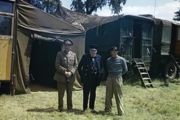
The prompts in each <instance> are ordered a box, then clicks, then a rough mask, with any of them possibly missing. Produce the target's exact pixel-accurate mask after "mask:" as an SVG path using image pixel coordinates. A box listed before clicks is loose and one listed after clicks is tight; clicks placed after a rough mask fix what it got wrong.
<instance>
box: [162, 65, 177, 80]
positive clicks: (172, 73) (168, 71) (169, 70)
mask: <svg viewBox="0 0 180 120" xmlns="http://www.w3.org/2000/svg"><path fill="white" fill-rule="evenodd" d="M176 75H177V67H176V65H175V64H174V63H173V62H170V63H168V64H167V65H166V68H165V77H166V78H167V79H174V78H175V77H176Z"/></svg>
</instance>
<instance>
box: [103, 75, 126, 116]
mask: <svg viewBox="0 0 180 120" xmlns="http://www.w3.org/2000/svg"><path fill="white" fill-rule="evenodd" d="M122 81H123V80H122V76H113V75H109V76H108V78H107V81H106V100H105V111H106V112H111V109H112V98H113V94H114V95H115V100H116V106H117V111H118V114H119V115H122V114H123V113H124V110H123V95H122V85H123V82H122Z"/></svg>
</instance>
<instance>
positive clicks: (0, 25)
mask: <svg viewBox="0 0 180 120" xmlns="http://www.w3.org/2000/svg"><path fill="white" fill-rule="evenodd" d="M11 24H12V18H11V17H7V16H0V35H11Z"/></svg>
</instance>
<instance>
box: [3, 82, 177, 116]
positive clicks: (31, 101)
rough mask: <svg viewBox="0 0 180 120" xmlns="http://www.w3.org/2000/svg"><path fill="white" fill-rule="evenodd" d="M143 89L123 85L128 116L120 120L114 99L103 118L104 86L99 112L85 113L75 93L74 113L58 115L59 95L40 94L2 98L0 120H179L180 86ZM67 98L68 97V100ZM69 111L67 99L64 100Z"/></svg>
mask: <svg viewBox="0 0 180 120" xmlns="http://www.w3.org/2000/svg"><path fill="white" fill-rule="evenodd" d="M156 83H157V84H156V87H155V88H148V89H144V88H143V87H141V86H140V85H137V84H136V85H133V86H131V85H124V86H123V93H124V107H125V114H124V115H123V116H117V110H116V105H115V100H114V98H113V110H112V113H113V114H112V115H104V114H103V110H104V100H105V99H104V98H105V86H100V87H98V89H97V99H96V111H97V112H98V113H97V114H93V113H90V112H89V113H82V91H74V92H73V104H74V109H75V110H74V112H67V111H65V112H62V113H60V112H58V111H57V105H58V103H57V91H39V92H32V93H31V94H25V95H15V96H9V95H2V96H0V120H119V119H120V120H180V84H178V81H175V82H174V83H170V86H169V87H164V86H160V85H159V82H158V81H156ZM65 97H66V96H65ZM64 102H65V107H66V99H64Z"/></svg>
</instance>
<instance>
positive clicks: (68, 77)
mask: <svg viewBox="0 0 180 120" xmlns="http://www.w3.org/2000/svg"><path fill="white" fill-rule="evenodd" d="M72 45H73V42H72V41H71V40H69V39H68V40H65V41H64V50H62V51H59V52H58V53H57V56H56V61H55V68H56V72H55V75H54V79H55V80H56V81H57V88H58V104H59V105H58V109H59V111H60V112H61V111H63V97H64V93H65V91H66V93H67V109H68V110H69V111H71V110H72V108H73V104H72V89H73V83H74V80H75V76H74V74H75V72H76V69H77V66H78V62H77V57H76V54H75V53H74V52H72V51H71V46H72Z"/></svg>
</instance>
